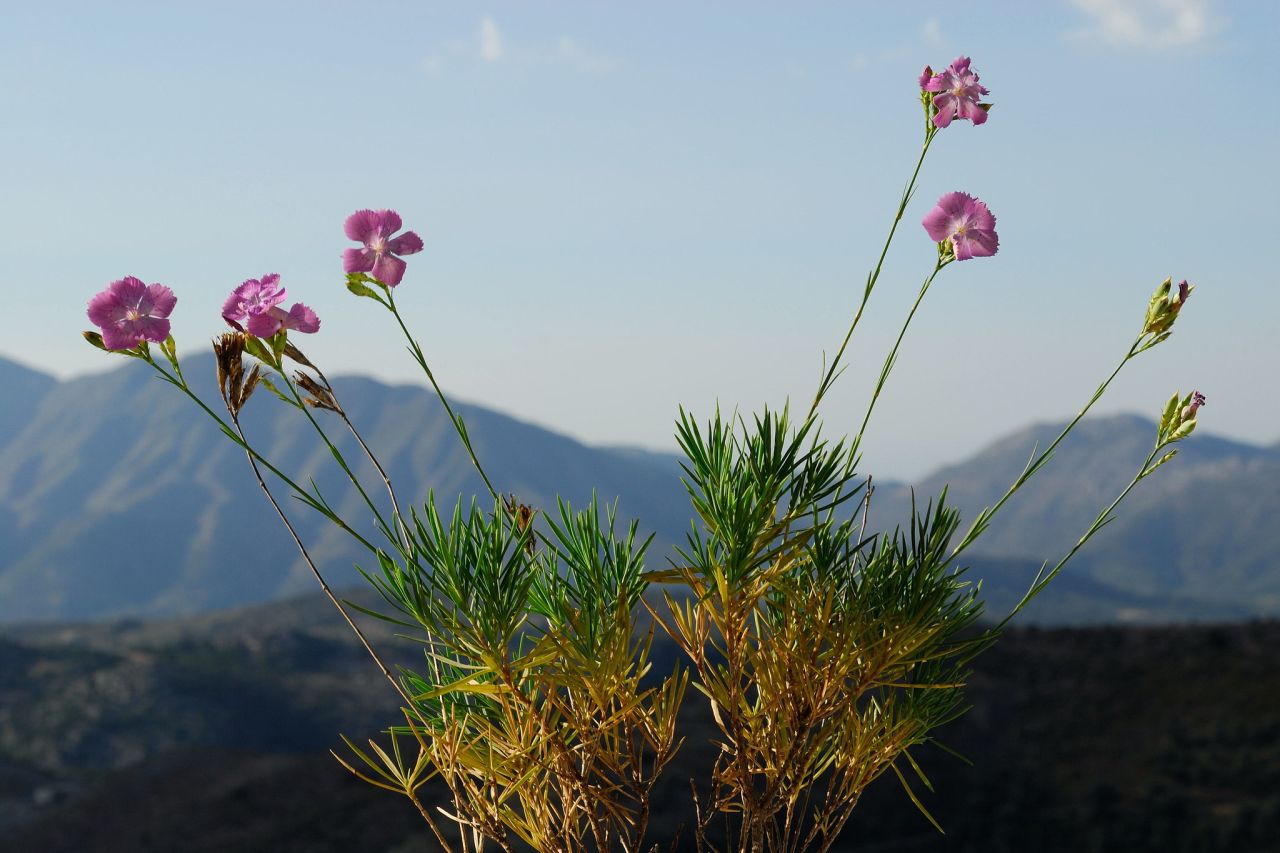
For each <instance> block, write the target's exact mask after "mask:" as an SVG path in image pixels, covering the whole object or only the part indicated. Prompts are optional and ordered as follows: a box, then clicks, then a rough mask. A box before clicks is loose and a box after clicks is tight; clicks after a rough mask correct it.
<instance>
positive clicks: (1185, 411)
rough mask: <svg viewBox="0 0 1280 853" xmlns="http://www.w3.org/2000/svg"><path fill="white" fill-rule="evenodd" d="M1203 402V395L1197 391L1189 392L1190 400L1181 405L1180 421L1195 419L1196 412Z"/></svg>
mask: <svg viewBox="0 0 1280 853" xmlns="http://www.w3.org/2000/svg"><path fill="white" fill-rule="evenodd" d="M1204 403H1205V399H1204V395H1203V394H1201V393H1200V392H1199V391H1192V392H1191V402H1190V403H1188V404H1187V405H1185V406H1183V407H1182V414H1181V420H1182V423H1186V422H1187V421H1191V420H1195V417H1196V412H1197V411H1198V410H1199V409H1200V407H1201V406H1203V405H1204Z"/></svg>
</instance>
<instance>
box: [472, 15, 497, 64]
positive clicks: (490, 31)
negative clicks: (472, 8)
mask: <svg viewBox="0 0 1280 853" xmlns="http://www.w3.org/2000/svg"><path fill="white" fill-rule="evenodd" d="M479 38H480V44H479V47H478V50H477V55H478V56H479V57H480V59H482V60H483V61H485V62H497V61H498V60H499V59H502V53H503V48H502V30H500V29H498V22H497V21H495V20H494V19H493V18H492V17H490V16H489V15H485V16H484V17H483V18H481V19H480V36H479Z"/></svg>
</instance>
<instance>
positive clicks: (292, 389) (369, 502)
mask: <svg viewBox="0 0 1280 853" xmlns="http://www.w3.org/2000/svg"><path fill="white" fill-rule="evenodd" d="M276 373H278V374H279V376H280V378H281V379H282V380H284V383H285V384H286V385H287V386H288V387H289V393H290V394H292V395H293V399H294V402H296V403H297V404H298V408H299V409H301V410H302V413H303V414H304V415H306V416H307V420H308V421H310V422H311V426H312V427H313V428H314V429H315V431H316V434H317V435H319V436H320V440H321V441H323V442H324V444H325V447H327V448H329V453H330V454H331V455H332V456H333V458H334V460H336V461H337V463H338V467H339V468H341V469H342V471H343V473H344V474H346V475H347V479H348V480H350V481H351V484H352V485H353V486H355V487H356V491H357V492H358V493H359V494H360V497H361V498H363V499H364V502H365V506H367V507H369V511H370V512H372V513H373V517H374V520H375V521H377V523H378V528H379V530H381V531H382V535H383V536H385V537H387V539H389V540H391V541H392V542H395V543H396V544H397V547H399V539H398V538H397V536H396V534H395V533H394V532H393V531H392V529H391V526H390V525H388V524H387V521H386V519H385V518H383V517H382V513H381V512H380V511H379V510H378V506H377V504H375V503H374V502H373V499H372V498H371V497H369V493H368V492H367V491H365V488H364V485H363V484H362V483H361V482H360V478H359V477H357V476H356V475H355V472H354V471H352V470H351V466H349V465H348V464H347V460H346V459H345V458H344V457H343V455H342V452H341V451H339V450H338V448H337V445H335V444H334V443H333V440H332V439H330V438H329V434H328V433H326V432H325V431H324V427H322V426H320V422H319V421H317V420H316V418H315V415H313V414H312V413H311V407H310V406H308V405H307V404H306V401H304V400H303V399H302V395H301V394H299V393H298V386H297V385H296V384H294V381H293V380H292V379H291V378H289V375H288V374H287V373H286V372H285V371H284V369H283V368H278V369H277V370H276ZM384 476H385V475H384Z"/></svg>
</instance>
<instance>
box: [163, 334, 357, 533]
mask: <svg viewBox="0 0 1280 853" xmlns="http://www.w3.org/2000/svg"><path fill="white" fill-rule="evenodd" d="M146 361H147V363H148V364H150V365H151V367H152V368H154V369H155V371H156V372H157V373H159V374H160V376H161V377H162V378H163V379H164V380H165V381H166V382H168V383H169V384H170V385H172V386H174V387H175V388H177V389H178V390H179V391H181V392H182V393H184V394H186V395H187V396H188V397H189V398H191V400H192V402H194V403H195V404H196V405H197V406H199V407H200V408H201V409H202V410H203V411H204V413H205V414H206V415H208V416H209V417H210V418H212V419H213V420H214V422H216V423H217V424H218V426H219V427H220V428H221V429H222V432H223V434H224V435H226V436H227V437H228V438H230V439H231V440H232V441H234V442H235V443H236V444H238V445H239V446H240V448H241V449H242V450H244V451H245V453H248V454H249V455H250V456H251V457H252V458H253V459H254V460H255V461H256V462H257V463H259V464H261V465H262V467H264V468H266V469H267V470H268V471H270V472H271V473H272V474H274V475H275V476H276V477H277V478H278V479H280V481H281V482H283V483H284V484H285V485H287V486H288V487H289V488H291V489H293V491H294V492H295V493H296V494H297V496H298V497H299V499H300V500H302V501H303V502H304V503H305V504H307V506H309V507H311V508H312V509H314V510H316V511H317V512H319V513H320V514H321V515H323V516H324V517H325V518H327V519H329V520H330V521H331V522H333V523H334V524H336V525H337V526H338V527H339V528H341V529H342V530H344V531H345V532H347V533H348V534H350V535H351V537H352V538H354V539H355V540H356V541H357V542H359V543H360V544H361V545H363V546H364V547H365V548H367V549H368V550H369V551H370V552H371V553H377V551H378V548H376V547H375V546H374V545H373V543H372V542H370V541H369V540H368V539H365V538H364V537H363V536H361V535H360V534H359V533H357V532H356V531H355V530H354V529H353V528H352V527H351V526H350V525H348V524H347V523H346V522H345V521H343V520H342V517H341V516H339V515H337V514H336V513H334V512H333V511H332V510H330V509H329V508H328V507H327V506H325V504H324V502H323V501H322V500H320V499H319V497H318V496H315V497H313V496H312V494H311V493H310V492H309V491H308V490H307V489H304V488H302V486H300V485H298V484H297V483H295V482H294V481H293V479H292V478H291V477H289V475H288V474H285V473H284V472H283V471H281V470H280V469H279V468H277V467H276V466H275V465H272V464H271V462H270V461H268V460H267V458H266V457H264V456H263V455H262V454H260V453H258V451H256V450H254V449H253V447H252V446H251V445H250V444H249V443H248V442H247V441H245V440H244V438H243V437H242V436H241V435H239V434H238V433H237V431H236V430H235V429H233V428H232V426H231V425H230V424H228V423H227V422H226V421H224V420H223V419H222V417H221V416H219V415H218V413H217V412H215V411H213V409H211V408H209V407H208V406H207V405H206V404H205V402H204V400H201V399H200V398H199V397H198V396H196V394H195V392H193V391H192V390H191V388H190V387H189V386H188V385H187V384H186V382H182V381H180V380H178V379H176V378H175V377H174V376H172V375H170V374H169V372H168V371H166V370H165V369H164V368H162V367H161V366H160V365H159V364H157V363H156V362H155V361H154V360H152V359H146Z"/></svg>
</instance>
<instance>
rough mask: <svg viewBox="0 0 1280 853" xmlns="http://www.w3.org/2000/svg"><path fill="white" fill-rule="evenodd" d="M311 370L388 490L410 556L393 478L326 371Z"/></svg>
mask: <svg viewBox="0 0 1280 853" xmlns="http://www.w3.org/2000/svg"><path fill="white" fill-rule="evenodd" d="M311 369H312V370H314V371H315V374H316V376H318V377H319V378H320V381H321V382H322V383H324V387H325V390H326V391H328V392H329V395H330V396H331V397H333V401H334V402H335V403H337V404H338V417H340V418H342V422H343V423H344V424H346V425H347V429H348V430H349V431H350V432H351V435H352V437H353V438H355V440H356V443H357V444H359V445H360V449H361V450H363V451H364V455H365V457H366V458H368V460H369V462H370V463H372V464H373V467H374V469H375V470H376V471H377V472H378V476H379V477H381V478H382V482H383V484H384V485H385V486H386V489H387V496H388V497H389V498H391V513H392V516H393V520H394V521H395V523H396V529H397V530H399V531H400V537H401V544H403V545H404V550H405V555H406V557H407V556H408V554H409V552H411V551H412V548H413V544H412V540H411V539H410V537H409V527H408V525H407V524H406V523H405V520H404V513H403V512H401V511H400V502H399V501H398V500H396V490H395V488H394V487H393V486H392V485H391V477H390V476H389V475H388V474H387V472H386V469H385V468H383V467H382V463H381V462H379V461H378V457H377V456H375V455H374V453H373V450H371V449H370V447H369V445H368V444H366V443H365V440H364V437H363V436H361V435H360V433H359V431H358V430H357V429H356V425H355V424H354V423H352V422H351V418H350V417H349V416H348V415H347V410H346V409H345V408H344V407H343V406H342V403H340V402H339V401H338V392H337V391H335V390H334V387H333V385H332V384H331V383H330V382H329V378H328V377H327V376H325V375H324V371H322V370H321V369H320V368H318V367H316V366H315V365H311Z"/></svg>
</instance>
